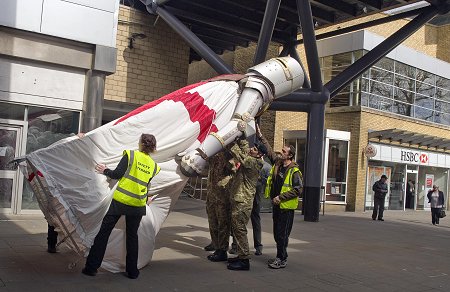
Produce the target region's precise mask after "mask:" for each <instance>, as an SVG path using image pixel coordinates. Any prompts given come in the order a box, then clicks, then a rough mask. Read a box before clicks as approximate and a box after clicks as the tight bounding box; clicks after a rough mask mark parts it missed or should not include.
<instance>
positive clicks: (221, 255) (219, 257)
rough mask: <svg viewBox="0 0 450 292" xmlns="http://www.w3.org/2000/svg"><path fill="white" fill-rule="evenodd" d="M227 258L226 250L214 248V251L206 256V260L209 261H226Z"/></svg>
mask: <svg viewBox="0 0 450 292" xmlns="http://www.w3.org/2000/svg"><path fill="white" fill-rule="evenodd" d="M227 259H228V255H227V252H226V251H224V250H220V249H218V250H216V251H215V252H214V253H212V254H210V255H209V256H208V260H210V261H211V262H226V261H227Z"/></svg>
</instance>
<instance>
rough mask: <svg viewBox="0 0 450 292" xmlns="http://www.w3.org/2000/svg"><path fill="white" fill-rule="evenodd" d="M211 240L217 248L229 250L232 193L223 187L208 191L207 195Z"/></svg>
mask: <svg viewBox="0 0 450 292" xmlns="http://www.w3.org/2000/svg"><path fill="white" fill-rule="evenodd" d="M206 213H207V214H208V223H209V233H210V234H211V242H212V244H213V246H214V248H215V249H216V250H218V249H220V250H225V251H226V250H228V245H229V240H230V230H231V205H230V194H229V193H228V192H227V191H226V189H223V188H216V189H215V190H214V191H208V194H207V197H206Z"/></svg>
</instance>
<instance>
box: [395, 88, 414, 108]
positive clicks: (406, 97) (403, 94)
mask: <svg viewBox="0 0 450 292" xmlns="http://www.w3.org/2000/svg"><path fill="white" fill-rule="evenodd" d="M394 99H395V100H398V101H401V102H404V103H410V104H413V103H414V92H411V91H408V90H405V89H399V88H396V89H395V95H394Z"/></svg>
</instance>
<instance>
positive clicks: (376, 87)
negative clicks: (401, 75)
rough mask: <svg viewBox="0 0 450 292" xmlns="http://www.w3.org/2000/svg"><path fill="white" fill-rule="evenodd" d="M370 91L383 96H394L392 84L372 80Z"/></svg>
mask: <svg viewBox="0 0 450 292" xmlns="http://www.w3.org/2000/svg"><path fill="white" fill-rule="evenodd" d="M370 93H374V94H376V95H379V96H382V97H388V98H392V94H393V87H392V85H388V84H384V83H379V82H375V81H372V82H371V84H370Z"/></svg>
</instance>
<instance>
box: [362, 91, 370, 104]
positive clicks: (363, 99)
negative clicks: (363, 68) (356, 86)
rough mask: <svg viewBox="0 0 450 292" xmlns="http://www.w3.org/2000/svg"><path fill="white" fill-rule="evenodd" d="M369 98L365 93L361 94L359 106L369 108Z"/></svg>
mask: <svg viewBox="0 0 450 292" xmlns="http://www.w3.org/2000/svg"><path fill="white" fill-rule="evenodd" d="M369 97H370V94H368V93H365V92H363V93H361V105H362V106H369Z"/></svg>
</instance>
